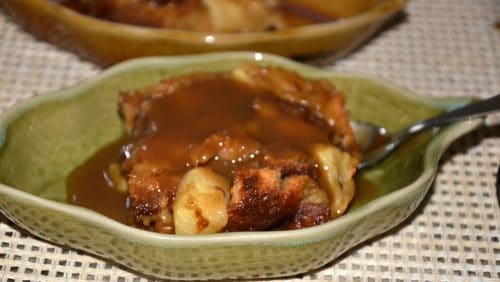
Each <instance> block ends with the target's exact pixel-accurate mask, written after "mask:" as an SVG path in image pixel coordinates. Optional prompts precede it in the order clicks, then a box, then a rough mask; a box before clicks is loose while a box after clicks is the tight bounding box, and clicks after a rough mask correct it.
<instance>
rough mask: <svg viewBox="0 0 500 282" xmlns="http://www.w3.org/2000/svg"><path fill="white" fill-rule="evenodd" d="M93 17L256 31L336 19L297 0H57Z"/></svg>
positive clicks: (206, 29)
mask: <svg viewBox="0 0 500 282" xmlns="http://www.w3.org/2000/svg"><path fill="white" fill-rule="evenodd" d="M56 2H58V3H60V4H62V5H65V6H67V7H69V8H72V9H74V10H76V11H79V12H81V13H83V14H86V15H90V16H93V17H97V18H101V19H105V20H110V21H114V22H121V23H127V24H133V25H140V26H149V27H161V28H172V29H180V30H190V31H203V32H258V31H272V30H279V29H284V28H287V27H291V26H298V25H306V24H315V23H320V22H328V21H333V20H335V17H333V16H332V15H329V14H328V13H325V12H322V11H320V10H318V9H315V7H314V6H311V4H309V3H308V1H298V0H285V1H277V0H56Z"/></svg>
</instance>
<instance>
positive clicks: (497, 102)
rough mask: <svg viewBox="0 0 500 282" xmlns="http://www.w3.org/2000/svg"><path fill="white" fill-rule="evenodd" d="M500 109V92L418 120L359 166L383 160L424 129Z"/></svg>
mask: <svg viewBox="0 0 500 282" xmlns="http://www.w3.org/2000/svg"><path fill="white" fill-rule="evenodd" d="M498 111H500V94H497V95H495V96H493V97H491V98H488V99H485V100H481V101H479V102H476V103H472V104H469V105H467V106H464V107H461V108H457V109H455V110H451V111H449V112H446V113H444V114H441V115H439V116H436V117H433V118H430V119H427V120H424V121H421V122H418V123H416V124H414V125H412V126H410V127H407V128H406V129H404V130H402V131H401V132H400V133H397V134H395V135H394V136H393V139H392V141H391V142H389V143H387V144H385V145H384V146H382V147H379V148H377V149H375V150H374V151H371V152H369V153H368V154H366V155H365V158H364V159H363V161H362V162H361V163H359V165H358V168H359V169H361V168H364V167H368V166H371V165H373V164H376V163H377V162H379V161H381V160H383V159H384V158H385V157H387V156H388V155H389V154H390V153H391V152H392V151H393V150H394V149H396V148H397V147H398V146H399V145H401V144H402V143H403V142H404V141H405V140H406V139H408V137H410V136H412V135H413V134H415V133H417V132H420V131H422V130H424V129H427V128H430V127H434V126H441V125H445V124H448V123H451V122H454V121H458V120H461V119H466V118H473V117H479V116H485V115H487V114H489V113H492V112H498Z"/></svg>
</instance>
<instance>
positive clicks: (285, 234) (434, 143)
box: [0, 52, 483, 248]
mask: <svg viewBox="0 0 500 282" xmlns="http://www.w3.org/2000/svg"><path fill="white" fill-rule="evenodd" d="M256 54H259V56H257V57H260V58H262V59H263V60H264V61H267V62H270V63H274V64H278V65H282V66H284V67H286V68H290V67H291V68H298V69H301V70H303V71H309V72H313V73H316V74H319V75H324V76H329V75H332V74H334V75H335V76H337V77H338V76H348V77H352V76H355V77H359V78H365V79H369V80H372V81H375V82H376V83H380V84H382V85H384V87H388V88H392V89H396V90H398V93H400V94H401V95H404V96H405V97H409V98H411V99H416V98H417V97H416V94H413V93H412V92H410V91H408V90H406V89H403V88H401V87H398V86H395V85H393V84H390V83H389V82H388V81H386V80H384V79H381V78H379V77H376V76H373V75H368V74H361V73H354V72H348V73H347V72H336V71H332V70H328V69H326V70H323V69H319V68H314V67H311V66H307V65H304V64H301V63H297V62H294V61H291V60H289V59H286V58H283V57H279V56H276V55H271V54H263V53H255V52H221V53H212V54H201V55H186V56H167V57H147V58H139V59H132V60H128V61H125V62H122V63H119V64H117V65H115V66H113V67H111V68H109V69H107V70H104V71H102V72H101V73H99V74H97V75H96V76H94V77H92V78H90V79H86V80H84V81H82V82H80V83H78V84H76V85H73V86H69V87H66V88H63V89H60V90H56V91H50V92H48V93H46V94H43V95H40V96H35V97H32V98H30V99H28V100H26V101H24V102H22V103H19V104H17V105H15V106H13V107H11V108H10V109H8V110H7V111H6V112H4V113H3V114H2V115H1V116H0V146H2V145H3V144H2V143H3V141H4V137H5V130H6V127H7V126H8V124H9V123H10V122H11V121H13V120H14V119H16V118H17V117H18V116H19V115H21V114H23V113H25V112H27V111H28V110H30V109H32V108H33V107H36V106H37V105H39V104H41V103H44V102H48V101H52V100H58V99H69V98H71V97H74V96H78V95H84V93H85V89H86V88H88V87H91V86H93V85H96V84H98V83H99V82H100V81H102V80H105V79H106V78H107V77H110V76H114V75H117V74H119V73H121V72H122V71H127V70H129V69H133V68H140V67H141V66H151V65H152V64H158V65H164V64H166V63H169V64H172V63H176V62H177V63H181V64H182V63H186V62H189V61H203V62H207V61H210V60H212V59H213V60H216V59H220V58H221V57H224V58H225V59H227V58H228V57H230V58H231V59H241V60H251V59H253V58H255V57H256V56H255V55H256ZM67 91H70V92H72V93H71V94H70V95H68V93H66V92H67ZM418 99H419V101H422V100H426V101H427V102H437V103H439V101H440V100H448V101H449V100H452V99H453V98H451V99H446V98H445V99H436V98H432V97H421V96H419V97H418ZM482 122H483V120H482V119H472V120H468V121H464V122H460V123H456V124H454V125H451V126H450V127H448V128H447V129H446V130H445V131H443V132H440V133H438V136H437V137H439V138H433V139H432V140H431V141H430V143H429V144H428V146H427V148H426V151H425V155H424V169H423V172H422V174H421V175H420V176H419V177H418V178H417V179H416V180H415V181H414V182H412V183H411V184H409V185H407V186H405V187H401V188H400V189H398V190H396V191H393V192H390V193H388V194H386V195H383V196H381V197H378V198H376V199H374V200H371V201H370V202H368V203H366V204H364V205H363V206H361V207H359V208H357V209H356V210H353V211H350V212H348V213H347V214H345V215H343V216H342V217H340V218H337V219H335V220H332V221H330V222H328V223H325V224H322V225H319V226H314V227H309V228H304V229H299V230H286V231H252V232H231V233H217V234H208V235H197V236H182V235H170V234H160V233H155V232H150V231H145V230H141V229H138V228H135V227H131V226H128V225H126V224H122V223H120V222H118V221H115V220H113V219H110V218H108V217H106V216H104V215H102V214H100V213H98V212H95V211H92V210H90V209H86V208H82V207H78V206H74V205H70V204H66V203H60V202H56V201H52V200H47V199H44V198H41V197H38V196H35V195H33V194H30V193H27V192H23V191H20V190H18V189H16V188H12V187H9V186H7V185H4V184H2V183H0V192H1V193H2V194H5V195H9V196H11V197H13V198H17V199H19V200H22V201H25V202H32V203H34V204H37V205H39V206H41V207H45V208H48V209H52V210H55V211H58V212H63V213H66V214H68V215H71V216H74V217H77V218H81V219H82V220H83V221H92V222H93V223H94V224H96V225H98V226H102V227H103V228H106V229H108V230H109V231H113V232H119V233H120V234H125V233H126V234H127V235H128V236H129V237H130V238H131V239H134V240H138V241H148V243H149V244H153V245H162V246H165V245H166V243H167V244H171V246H169V247H172V248H183V247H185V246H189V245H192V244H196V245H199V246H204V245H205V246H206V245H211V244H214V243H217V244H233V245H238V244H242V243H244V244H245V245H250V244H272V245H287V246H291V245H302V244H305V243H308V242H316V241H321V240H325V239H327V238H328V237H329V234H331V233H332V232H334V231H335V230H336V229H338V228H340V227H343V226H346V225H349V224H350V222H352V221H353V220H356V219H359V218H363V217H368V216H369V215H370V214H372V213H373V212H374V211H375V210H377V209H380V208H382V207H384V206H385V205H388V204H390V203H392V202H394V201H397V200H398V199H400V198H404V196H405V195H407V194H412V193H414V192H416V191H417V190H420V189H423V188H422V186H423V185H424V184H425V183H427V182H429V181H432V180H433V178H434V177H435V175H436V173H437V167H438V162H439V159H440V157H441V155H442V154H443V152H444V151H445V150H446V148H447V147H448V146H449V145H450V144H451V143H452V142H453V141H455V140H456V139H457V138H459V137H460V136H462V135H463V134H465V133H467V132H469V131H471V130H473V129H474V128H476V127H478V126H479V125H480V124H482ZM438 140H441V141H440V142H438Z"/></svg>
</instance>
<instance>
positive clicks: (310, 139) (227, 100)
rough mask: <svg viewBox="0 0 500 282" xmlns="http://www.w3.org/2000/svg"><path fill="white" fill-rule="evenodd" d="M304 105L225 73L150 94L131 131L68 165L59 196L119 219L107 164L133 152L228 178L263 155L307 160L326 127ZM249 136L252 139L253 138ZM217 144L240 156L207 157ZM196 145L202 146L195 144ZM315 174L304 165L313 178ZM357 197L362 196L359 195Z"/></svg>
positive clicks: (120, 206)
mask: <svg viewBox="0 0 500 282" xmlns="http://www.w3.org/2000/svg"><path fill="white" fill-rule="evenodd" d="M306 112H307V109H305V108H303V107H300V106H297V105H291V104H288V103H286V102H283V101H281V100H279V99H277V98H276V97H275V96H273V95H270V94H269V93H265V91H262V90H256V89H254V88H252V87H249V86H247V85H245V84H243V83H241V82H238V81H235V80H233V79H231V78H230V77H229V76H228V75H225V74H214V75H209V76H207V77H206V78H204V79H201V80H199V81H195V82H193V83H192V84H190V85H188V86H186V87H183V88H180V89H179V90H178V91H176V92H174V93H172V94H170V95H166V96H164V97H161V98H158V99H156V100H155V102H154V103H152V104H151V105H150V108H149V109H148V111H146V112H145V114H144V115H143V116H141V117H140V119H141V120H142V122H141V123H140V124H141V125H140V126H138V127H137V128H135V130H134V132H133V133H132V134H130V135H129V136H127V137H124V138H123V139H122V140H120V141H117V142H115V143H113V144H110V145H108V146H107V147H105V148H103V149H101V150H100V151H99V152H97V153H96V154H95V155H93V156H92V157H91V158H90V159H89V160H88V161H86V162H85V163H84V164H82V165H81V166H80V167H78V168H76V169H75V170H74V171H73V172H72V173H71V174H70V176H69V177H68V179H67V187H68V188H67V199H68V201H69V202H70V203H72V204H75V205H79V206H83V207H87V208H90V209H93V210H95V211H98V212H99V213H101V214H104V215H106V216H108V217H111V218H113V219H115V220H118V221H121V222H127V221H128V216H127V214H128V198H127V197H128V195H127V192H119V191H118V190H117V189H116V187H114V184H113V181H110V176H109V166H110V164H112V163H122V162H123V161H124V160H125V159H126V158H127V156H130V154H132V153H133V154H135V158H136V159H139V160H141V159H147V160H148V162H149V163H153V164H155V166H156V167H158V170H161V171H163V172H164V171H167V172H168V174H169V175H170V176H173V177H174V178H173V179H175V177H178V179H180V178H181V177H182V176H183V175H184V174H185V173H186V172H187V171H188V170H190V169H191V168H193V163H197V162H203V166H204V167H207V168H209V169H211V170H212V171H214V172H216V173H217V174H219V175H222V176H223V177H225V178H227V179H232V178H233V176H234V174H235V171H236V170H237V169H239V168H242V167H243V168H259V167H262V166H263V163H265V161H266V159H265V158H266V157H267V156H269V155H273V156H287V157H289V156H293V157H296V158H299V159H300V158H304V159H308V160H309V161H311V160H312V158H311V157H310V156H309V152H308V150H309V147H310V146H311V145H312V144H317V143H329V138H330V136H329V135H330V131H331V128H329V125H328V124H326V123H324V122H322V121H321V120H306V119H305V118H304V116H305V115H306ZM214 134H215V135H214ZM217 134H222V135H223V136H229V137H231V138H232V139H231V140H237V142H233V143H231V142H232V141H231V140H229V141H228V140H226V139H224V138H223V139H221V140H220V142H215V143H213V142H212V143H211V142H208V143H207V142H206V140H210V139H209V138H208V139H207V136H212V135H214V136H217ZM225 140H226V141H227V142H226V141H225ZM255 141H257V142H258V143H259V146H255ZM224 142H226V143H224ZM222 143H224V144H222ZM214 146H215V147H216V148H213V147H214ZM218 146H226V147H227V148H228V150H229V151H228V152H227V154H229V155H230V154H231V153H232V152H234V151H238V154H239V155H240V156H241V155H244V157H243V158H241V157H239V158H235V159H225V160H224V159H221V158H218V157H209V154H210V152H211V151H212V150H217V149H218V148H217V147H218ZM200 147H201V148H203V150H200V151H198V149H197V148H200ZM231 150H232V151H231ZM126 166H127V164H125V167H126ZM315 169H318V168H317V165H316V166H315ZM317 174H318V173H316V172H313V173H312V175H313V176H316V179H315V180H316V181H318V179H317ZM169 179H170V180H168V181H171V179H172V178H169ZM318 182H319V183H320V184H321V181H318ZM177 184H178V183H175V182H173V183H172V184H171V185H177ZM323 188H324V187H323ZM370 189H373V187H370ZM360 190H361V191H363V189H360ZM372 192H373V191H371V192H370V191H369V193H370V194H372ZM366 196H367V197H371V195H366ZM357 198H358V199H364V200H366V199H365V198H366V197H363V196H362V195H357ZM128 223H130V222H128Z"/></svg>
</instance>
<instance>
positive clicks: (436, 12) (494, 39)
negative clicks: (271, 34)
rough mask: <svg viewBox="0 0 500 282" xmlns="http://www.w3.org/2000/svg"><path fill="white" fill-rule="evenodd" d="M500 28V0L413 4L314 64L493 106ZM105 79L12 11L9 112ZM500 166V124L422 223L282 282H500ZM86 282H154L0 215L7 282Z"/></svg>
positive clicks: (473, 145) (6, 59)
mask: <svg viewBox="0 0 500 282" xmlns="http://www.w3.org/2000/svg"><path fill="white" fill-rule="evenodd" d="M5 1H9V0H5ZM12 1H15V0H12ZM499 21H500V1H499V0H413V1H410V3H409V5H408V7H407V13H406V15H405V16H404V17H400V18H399V20H397V21H395V22H394V24H392V25H390V26H389V27H387V28H386V29H385V30H384V31H383V32H381V33H380V34H378V36H377V37H375V38H374V39H373V40H371V41H370V42H368V43H367V44H365V45H364V46H363V47H361V48H359V49H357V50H355V51H354V53H352V54H350V55H349V56H347V57H345V58H343V59H342V60H340V61H337V62H333V60H332V59H330V58H328V57H324V58H321V59H317V60H315V61H313V62H310V63H314V64H318V65H321V66H322V67H325V68H333V69H336V70H348V71H357V72H365V73H371V74H376V75H379V76H381V77H383V78H386V79H388V80H390V81H392V82H394V83H396V84H399V85H402V86H404V87H406V88H409V89H411V90H413V91H415V92H416V93H419V94H420V95H429V96H438V97H445V96H466V95H470V96H480V97H488V96H491V95H493V94H496V93H500V29H499V28H495V22H499ZM99 71H100V69H99V68H98V67H96V66H94V65H92V64H91V63H88V62H84V61H81V60H79V59H78V58H77V57H76V56H75V55H73V54H71V53H68V52H66V51H62V50H60V49H58V48H56V47H53V46H51V45H49V44H47V43H45V42H40V41H38V40H36V39H34V38H33V37H32V36H31V35H29V34H27V33H26V32H24V31H23V30H22V29H20V28H19V27H18V26H16V24H14V23H13V22H12V20H11V19H9V17H8V16H6V15H5V14H4V13H1V12H0V112H3V111H5V110H6V109H8V108H9V107H11V106H12V105H14V104H16V103H19V102H21V101H23V100H26V99H28V98H30V97H31V96H33V95H37V94H41V93H43V92H45V91H48V90H53V89H58V88H61V87H64V86H68V85H72V84H74V83H76V82H78V81H81V80H83V79H85V78H89V77H92V76H94V75H96V74H97V73H98V72H99ZM499 163H500V118H499V116H498V115H496V116H493V117H490V118H489V119H488V121H487V126H486V127H485V128H482V129H480V130H477V131H475V132H474V133H472V134H469V135H467V136H464V137H463V138H461V139H460V140H459V141H457V142H455V143H454V144H453V145H452V146H451V147H450V148H449V150H448V151H447V152H446V154H445V156H444V157H443V161H442V164H441V166H440V170H439V174H438V175H437V178H436V181H435V183H434V185H433V187H432V189H431V191H430V192H429V195H428V197H427V198H426V200H425V201H424V203H423V204H422V205H421V207H420V208H419V209H418V210H417V212H416V213H415V215H414V216H412V217H411V218H409V219H408V220H407V221H405V222H404V223H403V224H401V225H400V226H399V227H398V228H396V229H394V230H392V231H389V232H388V233H386V234H384V235H383V236H380V237H378V238H376V239H374V240H371V241H369V242H367V243H365V244H363V245H361V246H359V247H357V248H355V249H353V250H352V251H350V252H349V253H347V254H346V255H344V256H343V257H342V258H340V259H338V260H336V261H334V262H333V263H330V264H329V265H327V266H326V267H324V268H322V269H319V270H317V271H315V272H312V273H308V274H305V275H302V276H300V277H294V278H291V279H282V280H294V281H311V280H312V281H325V280H332V281H500V242H499V241H500V209H499V206H498V202H497V198H496V194H495V175H496V171H497V169H498V166H499ZM74 280H84V281H87V280H91V281H93V280H98V281H146V280H148V277H142V276H140V275H139V274H137V273H132V272H129V271H127V270H126V269H124V268H122V267H120V266H118V265H115V264H113V263H111V262H106V261H103V260H101V259H99V258H96V257H93V256H90V255H87V254H85V253H82V252H79V251H74V250H72V249H70V248H66V247H60V246H56V245H52V244H50V243H47V242H45V241H42V240H39V239H37V238H35V237H33V236H31V235H30V234H27V233H25V232H24V231H22V230H19V229H18V228H16V226H14V225H13V224H12V223H11V222H9V221H8V220H7V219H5V218H3V217H0V281H74Z"/></svg>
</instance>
